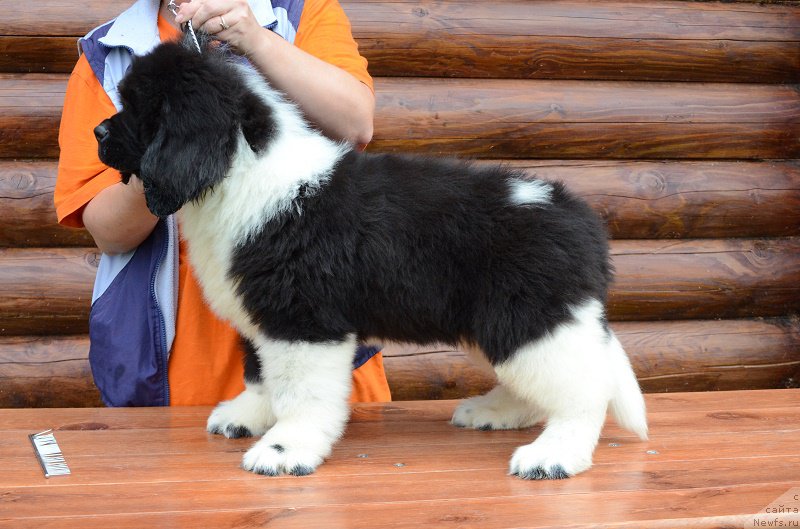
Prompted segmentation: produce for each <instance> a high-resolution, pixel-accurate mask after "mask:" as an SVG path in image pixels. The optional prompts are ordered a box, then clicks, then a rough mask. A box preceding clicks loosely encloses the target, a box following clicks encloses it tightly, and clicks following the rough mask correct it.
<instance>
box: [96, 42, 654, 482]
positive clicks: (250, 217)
mask: <svg viewBox="0 0 800 529" xmlns="http://www.w3.org/2000/svg"><path fill="white" fill-rule="evenodd" d="M120 92H121V95H122V101H123V110H122V111H121V112H120V113H118V114H117V115H115V116H113V117H112V118H110V119H109V120H107V121H105V122H103V123H102V124H101V125H99V126H98V128H97V129H96V131H95V132H96V135H97V137H98V141H99V152H100V158H101V160H103V162H105V163H106V164H108V165H109V166H111V167H115V168H117V169H119V170H120V171H121V172H122V173H123V179H124V180H127V179H128V178H129V177H130V175H131V174H135V175H138V177H139V178H141V180H142V182H143V184H144V189H145V196H146V200H147V205H148V207H149V208H150V210H151V211H152V212H153V213H154V214H156V215H158V216H166V215H170V214H172V213H175V212H179V214H178V217H179V221H180V225H181V230H182V236H183V237H184V238H185V239H186V241H187V243H188V248H189V258H190V261H191V264H192V266H193V267H194V270H195V272H196V274H197V277H198V279H199V281H200V283H201V285H202V288H203V290H204V293H205V296H206V298H207V301H208V303H209V304H210V306H211V307H212V309H213V310H214V311H215V312H216V313H217V314H218V315H219V316H221V317H222V318H224V319H226V320H228V321H229V322H231V324H233V326H234V327H235V328H236V329H238V331H239V332H240V333H241V335H242V336H243V337H244V339H245V340H246V342H247V343H248V344H249V346H250V347H249V349H250V352H249V354H250V355H251V356H250V357H249V359H247V360H246V365H247V377H246V388H247V389H246V390H245V391H244V392H243V393H242V394H241V395H239V396H238V397H237V398H235V399H233V400H231V401H228V402H223V403H221V404H220V405H219V406H218V407H217V408H216V409H215V410H214V412H213V413H212V415H211V417H210V418H209V421H208V429H209V431H211V432H217V433H223V434H225V435H227V436H229V437H234V436H237V435H240V434H242V433H245V434H251V435H262V434H263V437H262V438H261V439H260V440H259V441H258V442H257V443H256V444H255V445H254V446H253V447H252V448H251V449H250V450H249V451H248V452H247V453H246V454H245V456H244V461H243V466H244V468H245V469H247V470H251V471H253V472H256V473H260V474H268V475H278V474H282V473H288V474H296V475H301V474H307V473H310V472H313V470H314V469H315V468H316V467H317V466H318V465H320V464H321V463H322V461H323V460H324V459H325V458H326V457H327V456H328V455H329V454H330V452H331V447H332V445H333V444H334V442H335V441H336V440H337V439H338V438H339V437H340V436H341V435H342V433H343V431H344V428H345V425H346V422H347V418H348V414H349V406H348V395H349V393H350V384H351V363H352V360H353V357H354V354H355V351H356V347H357V344H358V343H359V342H360V341H361V342H364V341H366V342H372V343H375V342H380V341H382V340H391V341H397V342H413V343H419V344H428V343H433V342H439V343H442V342H444V343H449V344H453V345H454V346H459V347H462V348H464V349H465V350H467V351H468V352H470V355H471V356H473V357H475V358H476V359H479V361H483V362H484V363H486V362H487V361H488V363H489V364H490V365H491V367H492V368H493V369H494V372H495V373H496V375H497V380H498V384H497V387H496V388H494V389H493V390H492V391H490V392H489V393H487V394H486V395H483V396H480V397H476V398H471V399H468V400H466V401H464V402H463V403H462V404H461V405H460V406H459V407H458V409H457V410H456V412H455V414H454V416H453V420H452V422H453V424H455V425H457V426H461V427H467V428H477V429H508V428H524V427H528V426H531V425H533V424H535V423H537V422H540V421H545V422H546V426H545V428H544V431H543V432H542V433H541V435H539V437H538V438H537V439H536V440H535V441H534V442H532V443H531V444H528V445H525V446H522V447H520V448H519V449H517V450H516V452H515V453H514V454H513V457H512V458H511V463H510V473H511V474H516V475H518V476H520V477H522V478H528V479H553V478H564V477H568V476H572V475H574V474H577V473H579V472H582V471H584V470H586V469H588V468H589V467H590V466H591V462H592V453H593V451H594V448H595V446H596V444H597V441H598V438H599V435H600V431H601V428H602V426H603V423H604V421H605V417H606V411H607V409H608V407H609V405H610V407H611V410H612V411H613V413H614V414H615V416H616V418H617V420H618V422H619V423H620V424H621V425H622V426H624V427H625V428H628V429H630V430H632V431H633V432H635V433H636V434H637V435H638V436H639V437H641V438H642V439H644V438H646V436H647V423H646V419H645V408H644V401H643V399H642V395H641V392H640V390H639V386H638V384H637V382H636V379H635V377H634V374H633V371H632V369H631V366H630V363H629V361H628V358H627V356H626V354H625V352H624V351H623V349H622V347H621V345H620V343H619V341H618V340H617V338H616V337H615V336H614V334H613V333H612V331H611V330H610V329H609V328H608V325H607V322H606V319H605V310H604V303H605V300H606V294H607V289H608V285H609V282H610V280H611V277H612V272H611V267H610V264H609V256H608V243H607V233H606V230H605V228H604V226H603V224H602V222H601V221H600V220H599V219H598V217H597V216H596V215H595V214H594V213H593V212H592V211H591V210H590V209H589V207H588V206H587V205H586V204H585V203H584V202H583V201H581V200H579V199H578V198H576V197H575V196H573V195H571V194H570V193H569V192H568V191H567V190H566V189H565V188H564V187H563V186H562V185H561V184H560V183H553V182H546V181H541V180H533V179H527V178H525V177H524V176H523V175H522V174H520V173H518V172H515V171H512V170H510V169H508V168H503V167H485V166H476V165H472V164H470V163H467V162H464V161H457V160H450V159H449V160H442V159H434V158H421V157H410V156H397V155H387V154H363V153H359V152H355V151H354V150H353V149H352V148H351V147H349V146H347V145H344V144H342V143H336V142H334V141H331V140H329V139H328V138H326V137H325V136H323V135H322V134H321V133H319V132H317V131H315V130H313V129H311V128H310V127H309V126H308V125H307V123H306V122H305V121H304V118H303V117H302V115H301V114H300V112H299V111H298V110H297V108H295V107H294V106H293V105H292V104H290V103H288V102H287V101H286V100H285V99H284V98H283V97H282V96H281V95H280V94H279V93H277V92H276V91H275V90H273V89H271V88H270V87H269V86H268V85H267V84H266V82H265V81H264V80H263V79H262V78H261V77H260V76H259V75H258V74H257V73H255V72H254V71H252V70H251V69H250V68H248V67H246V66H244V65H241V64H239V63H236V62H235V61H231V60H228V59H226V58H225V57H223V55H222V54H221V53H218V52H215V51H214V50H212V49H207V50H206V51H205V52H204V53H203V54H202V55H200V54H197V53H195V52H193V51H190V50H189V49H187V48H184V47H182V46H181V45H179V44H163V45H161V46H159V47H158V48H156V49H155V50H154V51H153V52H151V53H150V54H149V55H147V56H144V57H141V58H138V59H136V60H135V61H134V63H133V65H132V67H131V69H130V72H129V73H128V75H127V77H126V78H125V79H124V81H123V83H122V85H121V88H120ZM261 367H263V369H261Z"/></svg>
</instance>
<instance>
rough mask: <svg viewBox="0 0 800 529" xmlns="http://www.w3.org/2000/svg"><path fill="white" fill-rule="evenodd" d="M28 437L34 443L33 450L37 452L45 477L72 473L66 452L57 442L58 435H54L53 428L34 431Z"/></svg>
mask: <svg viewBox="0 0 800 529" xmlns="http://www.w3.org/2000/svg"><path fill="white" fill-rule="evenodd" d="M28 438H29V439H30V440H31V443H32V444H33V451H34V452H36V458H37V459H38V460H39V464H40V465H42V470H44V477H46V478H49V477H50V476H66V475H68V474H69V473H70V471H69V467H68V466H67V461H66V460H65V459H64V454H62V453H61V448H59V446H58V443H57V442H56V436H55V435H53V430H45V431H43V432H39V433H32V434H30V435H29V436H28Z"/></svg>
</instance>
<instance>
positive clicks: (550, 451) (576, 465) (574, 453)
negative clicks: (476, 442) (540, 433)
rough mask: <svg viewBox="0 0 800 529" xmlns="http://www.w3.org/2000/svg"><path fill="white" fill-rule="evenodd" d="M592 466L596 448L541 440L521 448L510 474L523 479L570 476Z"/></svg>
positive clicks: (517, 452) (514, 456)
mask: <svg viewBox="0 0 800 529" xmlns="http://www.w3.org/2000/svg"><path fill="white" fill-rule="evenodd" d="M591 466H592V451H591V450H589V451H588V452H587V451H586V450H582V449H579V448H577V447H574V446H570V443H564V444H561V445H559V444H557V443H553V442H548V441H546V440H544V439H539V440H537V441H534V442H533V443H531V444H528V445H525V446H521V447H519V448H517V450H516V451H515V452H514V455H513V456H512V458H511V464H510V468H509V474H512V475H516V476H519V477H520V478H522V479H566V478H569V477H572V476H574V475H575V474H578V473H580V472H583V471H584V470H586V469H588V468H589V467H591Z"/></svg>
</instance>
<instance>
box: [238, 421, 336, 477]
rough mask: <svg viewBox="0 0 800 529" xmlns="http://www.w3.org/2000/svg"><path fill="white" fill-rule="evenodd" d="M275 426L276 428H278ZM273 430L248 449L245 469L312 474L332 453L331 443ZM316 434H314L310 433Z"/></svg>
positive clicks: (262, 471)
mask: <svg viewBox="0 0 800 529" xmlns="http://www.w3.org/2000/svg"><path fill="white" fill-rule="evenodd" d="M277 426H279V425H276V428H273V430H276V429H279V428H277ZM273 430H270V431H269V432H267V434H266V435H265V436H264V437H262V438H261V440H259V441H258V442H257V443H256V444H255V445H253V447H252V448H251V449H250V450H248V451H247V453H246V454H245V455H244V458H243V459H242V468H244V469H245V470H249V471H250V472H253V473H255V474H262V475H265V476H280V475H283V474H291V475H293V476H306V475H308V474H311V473H313V472H314V471H315V470H316V469H317V467H318V466H319V465H320V464H322V462H323V461H324V460H325V458H326V457H327V456H328V454H330V451H331V443H326V442H324V441H322V440H317V442H314V440H313V439H309V438H308V437H306V436H302V435H300V432H298V435H292V436H286V435H280V434H277V433H273ZM311 435H312V437H313V434H311Z"/></svg>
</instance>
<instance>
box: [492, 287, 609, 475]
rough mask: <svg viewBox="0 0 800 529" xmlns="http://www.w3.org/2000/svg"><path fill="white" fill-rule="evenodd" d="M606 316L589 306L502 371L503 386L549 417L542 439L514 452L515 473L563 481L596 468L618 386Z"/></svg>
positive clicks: (528, 347) (512, 467)
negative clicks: (594, 456) (594, 459)
mask: <svg viewBox="0 0 800 529" xmlns="http://www.w3.org/2000/svg"><path fill="white" fill-rule="evenodd" d="M602 316H603V310H602V306H601V305H600V303H599V302H596V301H592V302H589V303H587V304H585V305H583V306H581V307H579V308H578V309H576V310H574V311H573V317H574V320H573V321H572V322H570V323H567V324H564V325H562V326H560V327H559V328H557V329H555V330H554V331H553V332H552V334H551V335H549V336H547V337H545V338H543V339H541V340H538V341H536V342H533V343H531V344H528V345H526V346H524V347H522V348H521V349H520V350H518V351H517V352H516V353H515V354H514V355H513V356H512V357H511V358H510V359H509V360H507V361H506V362H504V363H503V364H501V365H499V366H497V367H496V371H497V375H498V378H499V380H500V382H501V384H504V385H505V386H506V387H508V388H509V390H511V391H513V392H514V393H515V394H516V395H517V396H518V397H519V398H521V399H523V400H527V401H528V402H530V403H532V404H533V405H535V406H537V407H539V408H540V409H541V410H542V411H543V412H544V413H545V414H546V417H547V423H546V426H545V429H544V431H543V432H542V434H541V435H540V436H539V437H538V439H536V440H535V441H534V442H533V443H531V444H529V445H525V446H522V447H520V448H518V449H517V451H516V452H515V453H514V455H513V457H512V458H511V464H510V473H511V474H516V475H518V476H520V477H521V478H525V479H561V478H567V477H570V476H573V475H575V474H577V473H579V472H583V471H584V470H586V469H588V468H589V467H590V466H591V465H592V454H593V452H594V448H595V446H596V445H597V440H598V439H599V437H600V431H601V429H602V427H603V423H604V422H605V416H606V409H607V407H608V403H609V400H610V399H611V396H612V394H613V385H614V379H613V367H612V366H611V359H610V358H609V347H608V345H609V344H608V340H609V334H608V333H607V332H606V329H605V327H604V325H603V321H602Z"/></svg>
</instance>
